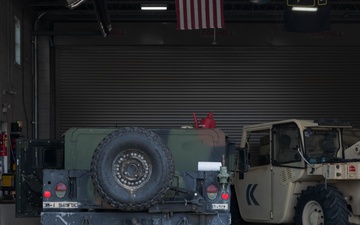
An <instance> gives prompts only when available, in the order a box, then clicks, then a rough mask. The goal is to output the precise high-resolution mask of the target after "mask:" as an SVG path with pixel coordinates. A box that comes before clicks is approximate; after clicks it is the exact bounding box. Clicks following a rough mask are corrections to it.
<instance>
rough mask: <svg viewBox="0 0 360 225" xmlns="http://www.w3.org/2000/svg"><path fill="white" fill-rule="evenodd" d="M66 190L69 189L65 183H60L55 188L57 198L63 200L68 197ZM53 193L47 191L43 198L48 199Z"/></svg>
mask: <svg viewBox="0 0 360 225" xmlns="http://www.w3.org/2000/svg"><path fill="white" fill-rule="evenodd" d="M66 190H67V187H66V185H65V184H64V183H61V182H60V183H58V184H57V185H56V186H55V196H56V197H58V198H63V197H65V195H66ZM51 193H52V192H51V191H49V190H45V191H44V193H43V196H44V198H46V199H48V198H50V197H51V195H52V194H51Z"/></svg>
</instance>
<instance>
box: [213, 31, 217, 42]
mask: <svg viewBox="0 0 360 225" xmlns="http://www.w3.org/2000/svg"><path fill="white" fill-rule="evenodd" d="M216 44H217V43H216V28H214V40H213V45H216Z"/></svg>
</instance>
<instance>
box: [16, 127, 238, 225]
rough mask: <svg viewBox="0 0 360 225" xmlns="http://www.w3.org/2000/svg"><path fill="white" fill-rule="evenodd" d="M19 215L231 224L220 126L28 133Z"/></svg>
mask: <svg viewBox="0 0 360 225" xmlns="http://www.w3.org/2000/svg"><path fill="white" fill-rule="evenodd" d="M19 145H20V146H21V148H20V152H19V157H18V165H17V166H18V170H17V194H18V196H19V197H18V198H17V215H18V217H21V216H41V223H42V224H43V225H64V224H66V225H70V224H78V225H90V224H91V225H115V224H116V225H117V224H124V225H128V224H129V225H130V224H132V225H140V224H153V225H161V224H169V225H173V224H174V225H175V224H179V225H180V224H184V225H185V224H204V225H205V224H212V225H217V224H230V223H231V215H230V199H231V193H230V183H229V174H228V172H227V164H226V162H227V159H226V155H229V151H231V150H232V151H233V149H234V144H233V143H232V142H230V141H229V139H228V138H227V136H226V135H225V134H224V132H222V131H221V130H220V129H216V128H213V129H192V128H188V129H182V128H179V129H144V128H137V127H125V128H71V129H69V130H68V131H67V132H66V133H65V135H64V140H61V141H47V140H32V141H26V140H23V141H21V142H20V143H19Z"/></svg>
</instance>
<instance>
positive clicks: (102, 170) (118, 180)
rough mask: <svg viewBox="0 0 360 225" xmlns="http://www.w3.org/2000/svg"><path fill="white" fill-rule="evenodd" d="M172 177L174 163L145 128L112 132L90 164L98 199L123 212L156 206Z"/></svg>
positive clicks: (161, 141)
mask: <svg viewBox="0 0 360 225" xmlns="http://www.w3.org/2000/svg"><path fill="white" fill-rule="evenodd" d="M173 175H174V162H173V159H172V156H171V153H170V151H169V149H168V148H167V146H166V144H165V143H164V141H163V140H162V139H161V138H160V137H159V136H158V135H157V134H155V133H154V132H152V131H150V130H147V129H144V128H138V127H126V128H121V129H118V130H115V131H113V132H112V133H110V134H109V135H108V136H106V137H105V138H104V139H103V140H102V141H101V142H100V143H99V145H98V146H97V148H96V149H95V152H94V154H93V157H92V161H91V176H92V179H93V182H94V185H95V188H96V189H97V191H98V193H99V194H100V196H101V197H102V198H103V199H104V200H105V201H107V202H108V203H109V204H111V205H112V206H114V207H117V208H119V209H122V210H126V211H139V210H144V209H147V208H149V207H150V206H152V205H154V204H156V203H157V202H158V201H159V200H160V199H161V198H162V197H163V196H164V195H165V193H166V191H167V190H168V189H169V188H170V185H171V183H172V179H173Z"/></svg>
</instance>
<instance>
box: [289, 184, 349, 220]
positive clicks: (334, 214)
mask: <svg viewBox="0 0 360 225" xmlns="http://www.w3.org/2000/svg"><path fill="white" fill-rule="evenodd" d="M348 216H349V210H348V208H347V205H346V202H345V199H344V197H343V195H342V193H341V192H339V191H338V190H337V189H336V188H335V187H333V186H329V185H327V187H326V186H325V185H317V186H310V187H308V188H307V189H306V190H304V191H302V192H301V195H300V197H299V198H298V202H297V205H296V207H295V216H294V222H295V224H296V225H349V224H350V223H349V221H348V219H349V218H348Z"/></svg>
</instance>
